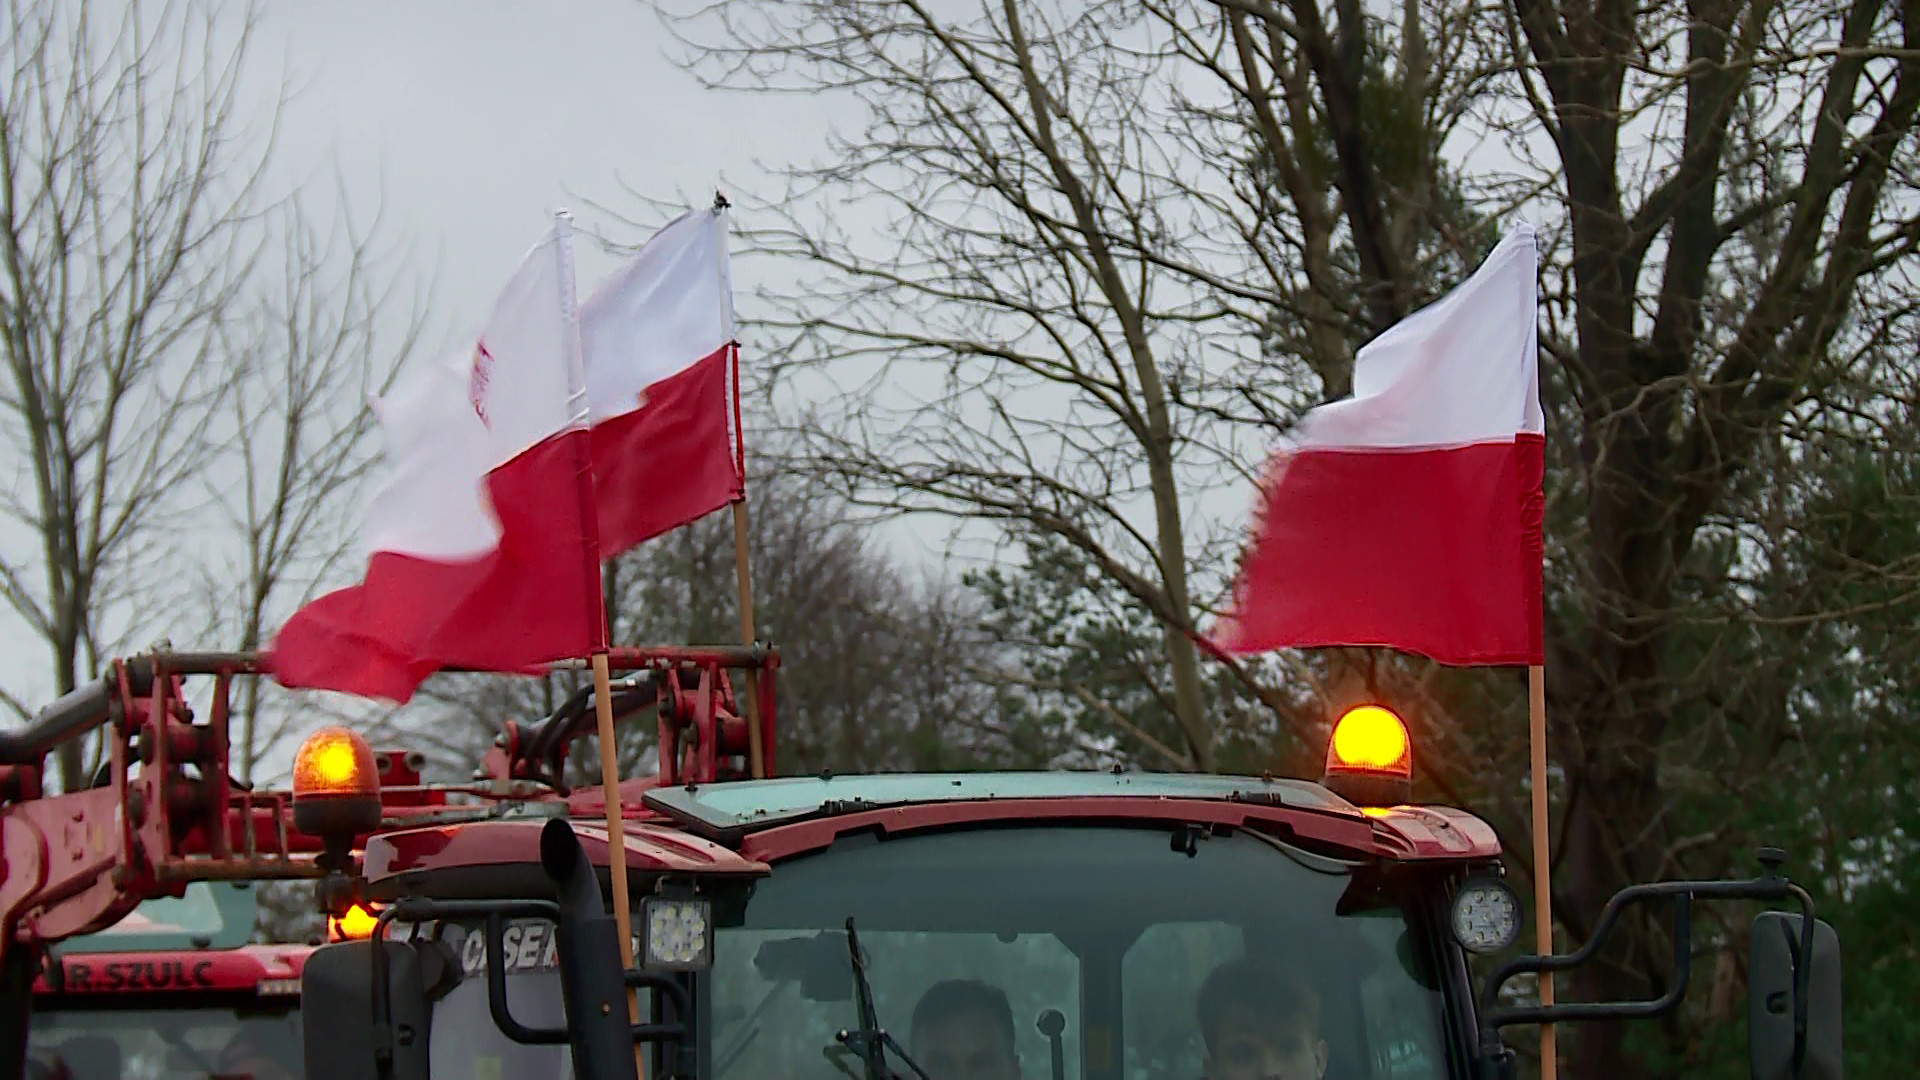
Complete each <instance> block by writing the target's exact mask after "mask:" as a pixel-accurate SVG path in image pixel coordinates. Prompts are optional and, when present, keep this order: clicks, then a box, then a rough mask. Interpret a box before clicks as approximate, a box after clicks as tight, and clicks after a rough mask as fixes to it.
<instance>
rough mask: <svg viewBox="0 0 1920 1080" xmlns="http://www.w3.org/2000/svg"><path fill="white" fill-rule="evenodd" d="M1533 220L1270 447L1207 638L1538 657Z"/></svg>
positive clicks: (1466, 659) (1540, 442)
mask: <svg viewBox="0 0 1920 1080" xmlns="http://www.w3.org/2000/svg"><path fill="white" fill-rule="evenodd" d="M1536 267H1537V264H1536V261H1535V254H1534V243H1533V230H1532V229H1531V228H1529V227H1528V226H1526V225H1524V224H1523V225H1518V226H1515V227H1514V228H1513V229H1512V230H1511V231H1510V232H1509V233H1508V234H1507V235H1506V237H1505V238H1504V239H1502V240H1501V241H1500V243H1499V245H1498V246H1497V247H1495V248H1494V249H1493V252H1492V253H1491V254H1490V255H1489V256H1488V257H1487V259H1486V262H1485V263H1484V264H1482V266H1481V267H1480V269H1479V270H1478V271H1477V272H1476V273H1475V274H1474V275H1473V276H1472V277H1471V278H1469V279H1468V280H1467V281H1466V282H1464V283H1463V284H1461V285H1460V286H1458V287H1457V288H1455V289H1454V290H1453V291H1452V292H1451V293H1448V294H1447V295H1446V296H1445V297H1442V298H1441V299H1440V300H1438V301H1436V302H1435V303H1433V304H1431V305H1429V306H1427V307H1425V308H1422V309H1421V310H1420V311H1417V312H1415V313H1414V314H1413V315H1411V316H1409V317H1407V318H1406V319H1404V320H1402V321H1400V322H1399V323H1396V324H1395V325H1393V326H1391V327H1389V328H1388V329H1387V330H1386V331H1385V332H1384V333H1382V334H1381V335H1380V336H1379V337H1377V338H1375V339H1374V340H1373V341H1372V342H1370V343H1368V344H1367V345H1366V346H1365V347H1364V348H1362V349H1361V350H1360V352H1359V355H1358V356H1357V357H1356V358H1355V361H1354V366H1353V396H1352V397H1350V398H1347V399H1345V400H1342V401H1337V402H1333V403H1331V404H1328V405H1323V406H1321V407H1320V408H1317V409H1314V410H1313V411H1311V412H1309V413H1308V414H1307V415H1306V416H1305V417H1304V418H1303V419H1302V420H1301V421H1300V423H1299V424H1298V425H1297V426H1296V428H1295V430H1294V432H1293V433H1292V436H1291V438H1290V439H1288V440H1287V441H1286V442H1285V443H1284V444H1283V445H1282V446H1281V447H1280V448H1279V450H1278V451H1277V452H1276V453H1275V454H1274V456H1273V459H1272V461H1271V463H1270V465H1269V467H1268V470H1267V478H1266V482H1265V483H1264V484H1263V491H1262V493H1261V505H1260V508H1259V510H1258V513H1257V514H1256V528H1255V536H1254V539H1253V542H1252V544H1251V547H1250V550H1249V552H1248V555H1247V558H1246V561H1245V563H1244V564H1243V566H1242V568H1241V572H1240V577H1239V580H1238V582H1237V583H1236V587H1235V590H1234V596H1233V605H1232V609H1231V611H1230V613H1229V614H1228V615H1227V616H1226V617H1224V618H1223V619H1222V620H1221V621H1220V622H1219V624H1218V625H1217V626H1216V627H1215V628H1214V629H1213V632H1212V634H1211V635H1210V637H1211V639H1212V641H1213V643H1214V644H1215V645H1217V646H1219V647H1220V648H1221V649H1223V650H1225V651H1227V652H1231V653H1252V652H1262V651H1265V650H1268V649H1276V648H1284V647H1292V646H1317V645H1383V646H1390V647H1392V648H1396V649H1402V650H1405V651H1407V652H1412V653H1417V654H1420V655H1422V656H1427V657H1431V658H1433V659H1435V660H1438V661H1440V662H1442V663H1446V664H1461V665H1467V664H1536V663H1539V662H1540V658H1541V650H1542V637H1543V635H1542V632H1541V494H1540V492H1541V472H1542V466H1543V463H1544V447H1545V435H1546V425H1545V421H1544V418H1543V415H1542V413H1541V409H1540V394H1539V373H1538V361H1537V356H1538V352H1539V347H1538V338H1537V317H1536V299H1535V293H1536V286H1535V279H1536V272H1537V271H1536Z"/></svg>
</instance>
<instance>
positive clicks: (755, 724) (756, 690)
mask: <svg viewBox="0 0 1920 1080" xmlns="http://www.w3.org/2000/svg"><path fill="white" fill-rule="evenodd" d="M731 205H732V204H731V203H729V202H727V196H726V194H725V193H723V192H720V191H715V192H714V193H713V209H714V212H715V213H716V214H717V213H720V212H722V211H724V210H726V209H727V208H728V207H729V206H731ZM732 350H733V356H732V357H731V361H732V364H733V434H734V439H735V440H736V441H735V443H734V458H733V461H734V469H735V470H736V474H737V475H738V476H739V477H740V497H739V498H737V499H735V500H734V501H733V577H734V585H735V588H736V590H737V591H738V593H739V600H740V643H741V644H742V645H745V646H747V647H748V648H752V647H753V643H754V633H753V573H752V570H751V563H750V561H749V559H748V557H747V554H748V548H749V544H748V535H749V530H748V528H747V491H746V484H747V461H746V445H747V437H746V433H745V432H744V431H742V430H741V428H740V343H739V342H737V341H736V342H734V343H733V345H732ZM747 765H748V768H749V769H750V770H751V775H752V776H753V778H754V779H755V780H759V779H763V778H764V777H765V776H766V775H767V752H766V747H765V745H764V740H763V739H762V737H761V733H760V669H759V668H758V667H757V666H756V667H750V668H748V669H747Z"/></svg>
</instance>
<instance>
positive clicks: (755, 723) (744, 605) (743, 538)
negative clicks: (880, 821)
mask: <svg viewBox="0 0 1920 1080" xmlns="http://www.w3.org/2000/svg"><path fill="white" fill-rule="evenodd" d="M733 572H734V578H735V580H736V582H737V583H738V585H739V587H740V642H741V644H743V645H748V646H751V645H752V644H753V575H752V574H751V573H749V572H748V569H747V498H746V496H745V495H742V496H741V497H740V498H739V499H738V500H737V501H736V502H735V503H734V504H733ZM747 762H748V764H749V765H750V766H751V767H752V769H753V778H754V779H755V780H759V779H761V778H763V777H765V776H766V775H767V757H766V749H765V747H763V746H762V745H761V739H760V669H759V668H757V667H750V668H748V669H747Z"/></svg>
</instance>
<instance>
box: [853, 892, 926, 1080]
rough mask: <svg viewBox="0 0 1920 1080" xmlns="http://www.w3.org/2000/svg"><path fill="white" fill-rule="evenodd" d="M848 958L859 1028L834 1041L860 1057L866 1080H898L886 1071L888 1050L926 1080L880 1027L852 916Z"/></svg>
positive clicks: (917, 1063) (921, 1070)
mask: <svg viewBox="0 0 1920 1080" xmlns="http://www.w3.org/2000/svg"><path fill="white" fill-rule="evenodd" d="M847 956H848V958H849V959H851V960H852V961H853V996H854V1007H855V1008H856V1009H857V1010H858V1011H859V1014H860V1026H859V1027H858V1028H855V1029H853V1030H851V1031H841V1032H839V1033H838V1034H837V1035H835V1036H834V1037H835V1038H836V1039H838V1040H840V1042H842V1043H844V1044H845V1045H846V1046H848V1047H849V1048H850V1049H852V1050H853V1051H854V1052H855V1053H857V1054H859V1055H860V1060H861V1061H863V1062H865V1063H866V1066H867V1080H900V1077H899V1075H898V1074H897V1073H895V1072H893V1071H892V1070H891V1069H889V1068H887V1051H888V1050H892V1051H893V1052H894V1054H895V1055H897V1056H898V1057H899V1058H900V1060H901V1061H904V1062H906V1063H907V1068H909V1069H912V1070H913V1073H914V1075H915V1076H917V1077H919V1078H920V1080H929V1077H928V1076H927V1072H926V1070H925V1069H922V1068H921V1067H920V1063H919V1062H917V1061H915V1060H913V1056H912V1055H910V1054H908V1053H907V1051H906V1049H905V1048H904V1047H902V1046H901V1045H900V1044H899V1042H897V1041H896V1040H895V1039H894V1037H893V1036H892V1035H889V1034H887V1030H886V1029H885V1028H883V1027H881V1026H880V1017H879V1013H878V1010H876V1009H875V1008H874V1004H873V987H872V986H870V985H868V983H867V962H866V959H865V958H864V957H862V956H861V955H860V935H859V933H858V932H857V931H855V930H854V928H853V916H851V915H849V916H847Z"/></svg>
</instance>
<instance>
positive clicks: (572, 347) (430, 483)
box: [271, 219, 604, 702]
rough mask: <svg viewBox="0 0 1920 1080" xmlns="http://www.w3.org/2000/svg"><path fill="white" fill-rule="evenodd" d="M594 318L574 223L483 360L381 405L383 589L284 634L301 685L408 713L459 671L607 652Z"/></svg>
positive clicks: (435, 366)
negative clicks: (588, 318)
mask: <svg viewBox="0 0 1920 1080" xmlns="http://www.w3.org/2000/svg"><path fill="white" fill-rule="evenodd" d="M576 319H577V307H576V305H575V301H574V285H573V253H572V243H571V237H570V234H569V231H568V228H567V224H566V222H565V220H564V219H562V220H560V221H558V222H557V223H556V224H555V226H554V228H553V229H552V230H550V231H549V232H548V233H547V235H546V236H545V237H543V238H542V239H541V240H540V242H539V243H537V244H535V245H534V246H533V248H532V250H530V251H528V252H527V253H526V255H525V256H523V257H522V258H521V260H520V263H519V265H518V266H517V267H516V268H515V270H514V273H513V276H512V278H511V279H510V280H509V281H508V284H507V287H506V288H505V289H504V290H502V291H501V293H500V295H499V297H498V299H497V300H496V301H495V303H494V307H493V311H492V313H491V315H490V316H489V317H488V318H487V320H486V323H485V325H484V326H483V327H482V329H481V331H480V333H479V334H478V335H477V336H476V337H475V339H474V341H473V343H472V344H471V345H470V346H468V347H467V348H466V349H465V350H464V351H463V352H461V353H456V354H455V355H452V356H448V357H445V358H442V359H440V360H438V361H436V362H432V363H428V364H425V365H423V366H421V367H419V368H417V369H415V370H414V371H412V372H409V373H408V375H407V377H405V378H404V379H403V380H402V381H401V383H400V384H399V385H398V386H397V387H396V388H395V390H394V392H393V393H391V394H390V395H388V396H387V397H385V398H384V399H383V400H381V401H380V402H378V403H377V404H376V405H375V411H376V414H377V416H378V419H379V421H380V426H381V429H382V431H383V432H384V434H385V440H386V466H387V479H386V482H385V484H384V485H383V486H382V487H381V489H380V490H379V491H378V492H377V493H376V494H375V496H374V498H373V500H372V503H371V505H370V506H369V508H368V511H367V517H366V521H365V525H364V527H363V533H362V537H361V539H362V542H363V543H364V544H365V546H366V547H367V548H368V549H369V550H370V552H371V554H370V556H369V558H368V562H367V572H366V576H365V578H364V579H363V580H362V581H361V583H360V584H358V585H354V586H351V587H348V588H344V589H340V590H338V591H335V592H332V593H328V594H327V595H325V596H322V597H320V598H319V599H317V600H315V601H313V602H312V603H310V604H308V605H307V606H305V607H303V608H301V609H300V610H299V611H298V612H296V613H295V614H294V615H293V617H292V618H291V619H289V620H288V621H287V623H286V625H285V626H283V627H282V628H281V630H280V632H279V634H278V635H277V636H276V638H275V640H274V643H273V647H272V650H271V654H272V655H271V663H272V667H273V671H274V674H275V677H276V678H277V679H278V680H279V681H280V682H281V683H282V684H283V685H286V686H299V687H316V688H321V689H328V690H339V691H343V692H346V693H352V694H360V695H362V696H366V697H380V698H387V699H390V700H393V701H400V702H404V701H406V700H407V699H408V698H410V697H411V696H412V694H413V692H414V690H415V689H416V688H417V687H418V686H419V684H420V683H421V682H422V681H423V680H424V679H426V677H427V676H428V675H431V674H432V673H433V672H435V671H437V670H439V669H441V668H448V667H464V668H472V669H475V670H484V671H508V672H528V671H533V670H537V669H538V665H540V664H543V663H545V662H547V661H551V660H554V659H558V658H561V657H569V656H582V655H585V654H586V653H587V652H588V651H590V650H591V649H593V648H595V647H597V646H598V645H601V644H603V643H604V642H603V640H602V635H603V630H602V624H603V620H602V616H601V599H600V573H599V554H598V544H597V531H596V529H595V527H594V521H593V501H592V500H593V491H594V488H593V477H592V463H591V461H592V456H591V449H590V447H591V442H590V434H589V430H588V408H587V391H586V384H585V378H584V374H583V370H582V364H581V357H580V351H579V333H578V324H577V321H576Z"/></svg>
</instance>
